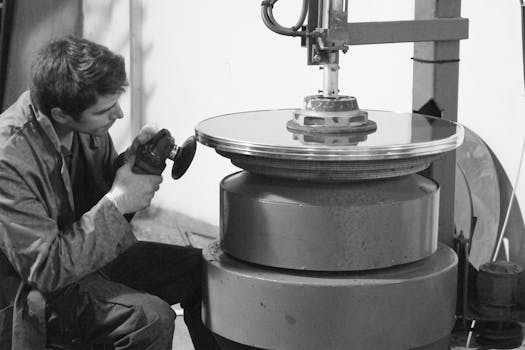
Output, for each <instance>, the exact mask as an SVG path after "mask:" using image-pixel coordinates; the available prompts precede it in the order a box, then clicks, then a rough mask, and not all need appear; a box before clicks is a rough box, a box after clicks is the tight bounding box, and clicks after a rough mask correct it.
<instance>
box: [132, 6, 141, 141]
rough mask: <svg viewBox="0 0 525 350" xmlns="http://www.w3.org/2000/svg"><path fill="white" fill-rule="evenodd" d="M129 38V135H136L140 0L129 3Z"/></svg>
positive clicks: (138, 86)
mask: <svg viewBox="0 0 525 350" xmlns="http://www.w3.org/2000/svg"><path fill="white" fill-rule="evenodd" d="M129 6H130V8H129V13H130V15H129V36H130V55H129V56H130V65H129V66H130V68H129V70H130V73H129V75H130V85H131V86H130V87H131V89H130V92H131V96H130V99H131V102H130V109H131V111H130V113H131V121H130V122H131V134H132V135H136V134H137V133H138V132H139V131H140V129H141V128H142V125H143V122H144V121H143V117H142V114H143V112H144V108H143V103H142V102H143V96H144V94H143V83H144V81H143V79H142V69H143V68H142V66H143V62H142V0H131V1H130V3H129Z"/></svg>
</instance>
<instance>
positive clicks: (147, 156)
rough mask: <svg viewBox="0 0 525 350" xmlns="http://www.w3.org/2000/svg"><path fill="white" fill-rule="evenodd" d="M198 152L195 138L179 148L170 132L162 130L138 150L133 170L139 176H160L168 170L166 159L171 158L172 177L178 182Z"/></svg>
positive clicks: (191, 138)
mask: <svg viewBox="0 0 525 350" xmlns="http://www.w3.org/2000/svg"><path fill="white" fill-rule="evenodd" d="M196 150H197V142H196V138H195V136H191V137H189V138H188V139H187V140H186V141H184V143H183V144H182V146H178V145H177V144H176V143H175V139H174V138H173V137H172V136H171V134H170V132H169V131H168V130H166V129H162V130H160V131H159V132H158V133H157V134H156V135H155V136H153V137H152V138H151V140H149V141H148V142H147V143H145V144H142V145H140V146H139V147H138V148H137V151H136V153H135V164H134V165H133V168H132V169H133V172H134V173H137V174H154V175H160V174H162V172H163V171H164V169H165V168H166V159H168V158H169V159H171V160H172V161H173V167H172V169H171V177H172V178H173V179H175V180H177V179H179V178H180V177H182V175H184V173H186V170H188V168H189V167H190V164H191V162H192V161H193V157H194V156H195V151H196Z"/></svg>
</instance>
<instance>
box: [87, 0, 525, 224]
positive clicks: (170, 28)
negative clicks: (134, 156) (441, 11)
mask: <svg viewBox="0 0 525 350" xmlns="http://www.w3.org/2000/svg"><path fill="white" fill-rule="evenodd" d="M413 1H414V0H396V1H391V0H373V1H371V0H350V1H349V3H350V4H349V6H350V21H371V20H404V19H411V18H413V7H414V2H413ZM120 2H121V1H115V3H120ZM86 3H92V4H93V3H95V4H99V5H100V4H104V3H105V1H95V0H90V1H86ZM143 3H144V23H143V40H144V71H143V75H144V86H143V88H144V90H145V91H146V92H147V93H146V96H145V99H144V101H143V102H144V104H145V115H144V120H146V121H147V122H148V123H152V124H156V125H157V126H158V127H164V128H167V129H169V130H170V131H171V132H172V133H173V134H174V136H175V138H176V140H177V141H179V142H182V141H183V140H184V139H185V138H186V137H187V136H189V135H191V134H193V128H194V126H195V125H196V124H197V123H198V122H199V121H201V120H202V119H204V118H207V117H211V116H215V115H219V114H224V113H232V112H239V111H246V110H255V109H269V108H295V107H298V106H300V104H301V102H302V98H303V97H304V96H305V95H310V94H313V93H316V92H317V89H318V88H320V87H321V84H322V80H321V74H320V72H318V71H317V70H316V69H315V68H314V67H308V66H307V65H306V63H305V62H306V52H305V49H303V48H301V47H300V45H299V39H294V38H289V37H283V36H279V35H277V34H275V33H273V32H270V31H269V30H268V29H267V28H266V27H265V26H264V25H263V23H262V21H261V19H260V1H259V0H228V1H216V0H201V1H171V0H155V1H144V2H143ZM300 3H301V0H295V1H292V0H287V1H284V0H282V1H280V2H278V4H277V6H276V8H275V12H276V17H277V19H278V20H279V21H280V22H282V23H283V24H289V25H291V24H293V23H295V21H296V19H297V16H298V12H299V7H300ZM462 14H463V16H464V17H467V18H469V19H470V39H469V40H466V41H463V42H462V46H461V66H460V102H459V116H458V119H459V120H460V121H461V122H462V123H464V124H465V125H467V126H468V127H470V128H472V129H473V130H474V131H476V132H477V133H479V134H480V135H481V136H482V137H483V138H485V139H486V140H487V142H488V143H489V144H490V145H491V146H492V147H493V149H494V150H495V151H496V153H497V155H498V156H499V157H500V158H501V160H502V162H503V164H504V166H505V167H506V169H507V171H508V173H509V174H510V177H511V179H513V178H514V177H515V174H516V171H517V164H518V157H519V149H520V147H521V142H522V138H523V135H524V130H525V129H524V124H525V122H524V120H523V118H522V116H523V114H524V113H523V112H524V109H525V105H524V103H523V87H522V76H521V74H522V70H521V51H520V50H521V44H520V26H519V19H520V16H519V2H518V0H515V1H498V0H463V10H462ZM85 15H86V21H88V22H89V13H86V14H85ZM123 16H127V14H122V15H120V16H117V17H118V18H112V19H111V21H107V22H105V21H100V22H101V23H99V24H97V25H94V26H93V27H94V28H97V30H98V31H99V32H100V30H101V29H100V28H101V27H103V28H104V29H103V30H102V35H99V36H98V37H97V36H96V35H94V34H93V35H92V37H93V38H99V39H102V40H106V43H107V44H108V45H109V44H110V42H109V41H107V40H108V39H107V38H108V36H109V37H119V35H118V34H117V35H115V31H117V32H118V31H119V30H120V29H115V26H117V27H118V28H120V26H121V25H122V21H123V18H124V20H127V17H123ZM117 43H118V41H117ZM110 46H111V45H110ZM411 57H412V44H393V45H377V46H359V47H351V48H350V50H349V52H348V53H347V54H346V55H344V56H342V57H341V71H340V88H341V92H342V93H344V94H349V95H353V96H356V97H357V98H358V101H359V104H360V106H361V107H363V108H371V109H385V110H394V111H402V112H408V111H410V110H411V108H412V106H411V89H412V61H411V60H410V58H411ZM121 124H122V125H121V126H119V127H120V128H121V129H120V130H126V122H121ZM127 126H128V127H129V124H128V125H127ZM114 135H115V137H116V138H117V143H118V144H119V146H121V147H124V144H126V142H129V141H128V139H127V138H128V137H129V135H125V132H124V133H123V132H121V133H120V134H118V133H114ZM199 146H200V147H199V149H198V153H197V156H196V159H195V161H194V164H193V165H192V167H191V168H190V170H189V171H188V173H187V174H186V175H185V177H183V178H182V179H181V180H179V181H173V180H172V179H171V177H170V175H169V172H168V171H167V172H166V173H165V177H164V178H165V180H164V183H163V185H162V187H161V190H160V191H159V193H158V194H157V196H156V197H155V199H154V203H155V204H157V205H161V206H163V207H166V208H170V209H175V210H178V211H181V212H183V213H185V214H188V215H190V216H193V217H196V218H198V219H202V220H204V221H207V222H209V223H213V224H218V220H219V191H218V189H219V182H220V180H221V179H222V178H223V177H224V176H225V175H227V174H229V173H231V172H233V171H235V168H234V167H233V166H232V165H231V164H230V163H229V161H228V160H227V159H225V158H222V157H220V156H219V155H217V154H216V153H215V152H214V151H212V150H211V149H209V148H207V147H204V146H202V145H199ZM168 170H169V169H168ZM522 202H523V201H522Z"/></svg>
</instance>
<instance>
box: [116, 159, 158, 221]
mask: <svg viewBox="0 0 525 350" xmlns="http://www.w3.org/2000/svg"><path fill="white" fill-rule="evenodd" d="M133 164H135V156H134V155H132V156H131V157H130V158H129V159H128V161H127V162H126V163H125V164H124V165H123V166H121V167H120V168H119V169H118V170H117V173H116V175H115V180H114V181H113V186H112V187H111V189H110V190H109V192H108V193H107V194H106V197H107V198H109V199H110V200H111V201H112V202H113V203H114V204H115V206H116V207H117V208H118V210H119V211H120V212H121V213H122V214H129V213H134V212H137V211H139V210H142V209H145V208H147V207H149V205H150V203H151V200H152V199H153V195H154V194H155V192H156V191H157V190H158V189H159V186H160V183H161V182H162V176H161V175H147V174H135V173H134V172H133V171H132V167H133Z"/></svg>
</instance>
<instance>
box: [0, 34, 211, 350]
mask: <svg viewBox="0 0 525 350" xmlns="http://www.w3.org/2000/svg"><path fill="white" fill-rule="evenodd" d="M126 85H127V80H126V73H125V70H124V61H123V58H122V57H121V56H118V55H115V54H114V53H112V52H111V51H110V50H108V49H107V48H105V47H103V46H101V45H98V44H95V43H93V42H90V41H88V40H85V39H81V38H75V37H66V38H63V39H59V40H56V41H53V42H51V43H49V44H48V45H47V46H46V47H45V48H44V49H43V50H42V51H41V52H40V54H39V55H38V57H37V59H36V60H35V62H34V64H33V69H32V86H31V90H30V92H26V93H24V94H23V95H22V96H21V97H20V98H19V100H18V101H17V102H16V103H15V104H14V105H12V106H11V107H10V108H9V109H8V110H6V111H5V112H4V113H3V114H2V115H1V116H0V349H10V348H12V349H17V350H18V349H24V350H26V349H36V350H38V349H43V348H46V347H49V348H56V349H58V348H60V349H64V348H66V349H68V348H70V349H170V350H171V347H172V338H173V330H174V319H175V315H174V313H173V311H172V310H171V308H170V305H172V304H175V303H179V302H180V303H181V305H182V307H183V308H184V319H185V322H186V324H187V326H188V329H189V331H190V335H191V338H192V341H193V343H194V346H195V348H196V349H216V348H217V346H216V343H215V340H214V338H213V337H212V335H211V332H209V331H208V330H207V329H206V328H205V327H204V325H203V324H202V321H201V318H200V316H201V315H200V301H201V289H200V282H201V257H200V251H199V250H197V249H193V248H186V247H178V246H172V245H165V244H160V243H153V242H137V240H136V238H135V236H134V235H133V233H132V230H131V226H130V224H129V223H128V221H127V220H126V218H125V216H124V215H126V214H132V213H134V212H136V211H138V210H141V209H144V208H146V207H148V206H149V204H150V201H151V199H152V198H153V195H154V193H155V192H156V191H157V190H158V188H159V185H160V183H161V181H162V178H161V177H160V176H157V175H139V174H135V173H133V171H132V165H133V162H134V152H135V150H136V149H137V147H138V146H139V144H141V143H144V142H146V141H147V140H149V139H150V138H151V137H152V135H153V134H154V133H155V130H153V128H150V127H145V128H143V130H142V131H141V132H140V133H139V135H137V137H136V138H135V140H134V141H133V143H132V145H131V147H130V148H129V149H128V151H127V157H126V158H128V161H127V163H125V164H124V165H122V166H121V167H120V168H118V166H117V164H116V159H117V154H116V152H115V149H114V147H113V143H112V141H111V137H110V136H109V134H108V130H109V129H110V127H111V126H112V125H113V123H114V122H115V121H116V120H117V119H120V118H122V117H123V114H122V110H121V109H120V106H119V103H118V99H119V97H120V95H121V94H122V92H123V91H124V88H125V86H126ZM117 168H118V169H117Z"/></svg>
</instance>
